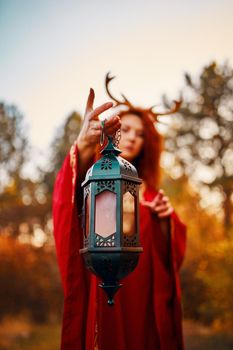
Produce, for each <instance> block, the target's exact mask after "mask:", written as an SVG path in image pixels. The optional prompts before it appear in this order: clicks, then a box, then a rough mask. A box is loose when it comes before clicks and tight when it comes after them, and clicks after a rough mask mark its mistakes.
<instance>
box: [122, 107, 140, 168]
mask: <svg viewBox="0 0 233 350" xmlns="http://www.w3.org/2000/svg"><path fill="white" fill-rule="evenodd" d="M143 143H144V126H143V123H142V120H141V118H140V117H139V116H137V115H135V114H125V115H123V117H122V118H121V139H120V142H119V146H118V147H119V149H120V150H121V151H122V153H121V157H123V158H125V159H126V160H128V161H130V162H131V161H133V160H134V159H135V158H136V157H137V156H138V155H139V154H140V152H141V150H142V147H143Z"/></svg>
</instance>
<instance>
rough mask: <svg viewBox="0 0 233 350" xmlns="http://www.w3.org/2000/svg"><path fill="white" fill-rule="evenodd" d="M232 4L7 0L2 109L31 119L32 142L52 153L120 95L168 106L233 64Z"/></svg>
mask: <svg viewBox="0 0 233 350" xmlns="http://www.w3.org/2000/svg"><path fill="white" fill-rule="evenodd" d="M232 17H233V1H232V0H212V1H210V0H205V1H203V0H173V1H171V0H163V1H158V0H153V1H152V0H151V1H150V0H144V1H138V0H124V1H123V0H118V1H109V0H98V1H94V0H93V1H88V0H85V1H84V0H76V1H75V0H66V1H65V0H47V1H46V0H40V1H31V0H14V1H13V0H0V101H4V102H5V103H7V104H15V105H16V106H17V107H18V108H19V110H20V111H21V112H22V114H23V115H24V117H25V122H26V124H27V133H28V138H29V141H30V143H31V144H32V145H33V146H34V147H36V148H37V149H38V150H40V151H41V152H42V153H44V154H46V152H47V150H48V148H49V145H50V143H51V141H52V140H53V138H54V136H55V134H56V130H57V128H58V127H59V126H60V125H61V124H62V123H64V121H65V119H66V117H67V116H68V115H69V114H70V113H71V112H72V111H74V110H76V111H78V112H80V113H81V114H83V112H84V109H85V104H86V99H87V95H88V92H89V89H90V87H93V88H94V89H95V92H96V100H95V106H98V105H99V104H102V103H104V102H106V101H108V100H109V99H108V97H107V96H106V93H105V89H104V77H105V74H106V72H108V71H111V72H112V74H113V75H115V76H116V79H115V80H114V82H112V87H111V89H112V92H114V95H115V96H120V93H124V94H125V95H126V96H127V97H128V98H129V100H130V101H132V102H133V103H135V104H136V105H139V106H140V105H142V106H148V107H149V106H152V105H154V104H158V105H159V104H160V103H161V96H162V94H164V93H166V95H167V96H168V97H169V98H170V99H175V98H177V97H178V96H179V92H180V91H181V90H182V89H183V87H184V79H183V76H184V73H185V72H189V73H190V74H191V75H192V76H193V77H197V76H198V74H199V73H200V71H201V69H202V68H203V66H205V65H207V64H209V63H210V62H211V61H213V60H216V61H217V62H219V63H224V62H225V61H226V60H227V61H228V62H229V63H230V65H231V66H232V65H233V40H232V34H233V21H232Z"/></svg>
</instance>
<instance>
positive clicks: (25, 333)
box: [0, 320, 233, 350]
mask: <svg viewBox="0 0 233 350" xmlns="http://www.w3.org/2000/svg"><path fill="white" fill-rule="evenodd" d="M184 334H185V344H186V350H230V349H233V334H230V333H223V332H216V331H214V330H213V329H211V328H207V327H203V326H202V325H200V324H195V323H193V322H190V321H185V322H184ZM59 344H60V325H57V324H53V325H51V324H45V325H32V324H29V323H28V322H26V321H24V320H6V321H5V322H4V323H2V324H1V325H0V350H58V349H59ZM140 350H141V349H140Z"/></svg>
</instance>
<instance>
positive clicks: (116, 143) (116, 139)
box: [100, 119, 121, 147]
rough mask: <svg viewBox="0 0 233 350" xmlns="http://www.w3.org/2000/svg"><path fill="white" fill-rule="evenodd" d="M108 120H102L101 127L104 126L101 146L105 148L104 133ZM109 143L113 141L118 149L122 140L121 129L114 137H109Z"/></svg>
mask: <svg viewBox="0 0 233 350" xmlns="http://www.w3.org/2000/svg"><path fill="white" fill-rule="evenodd" d="M106 121H107V119H104V120H101V126H102V131H101V135H100V146H103V144H104V138H105V132H104V125H105V122H106ZM107 138H108V141H109V140H111V141H112V143H113V145H114V146H116V147H118V145H119V142H120V139H121V129H118V130H117V131H116V132H115V135H114V136H110V135H107Z"/></svg>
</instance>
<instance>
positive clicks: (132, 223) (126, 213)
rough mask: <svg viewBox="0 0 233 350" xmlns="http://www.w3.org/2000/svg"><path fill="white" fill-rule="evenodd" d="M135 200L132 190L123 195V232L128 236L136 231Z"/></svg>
mask: <svg viewBox="0 0 233 350" xmlns="http://www.w3.org/2000/svg"><path fill="white" fill-rule="evenodd" d="M135 200H136V198H135V197H134V196H133V195H132V194H131V193H130V192H126V193H125V194H124V195H123V233H124V234H125V235H128V236H132V235H133V234H135V232H136V216H135Z"/></svg>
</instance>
